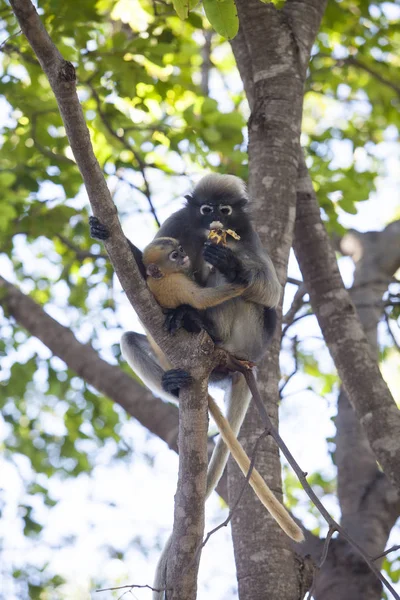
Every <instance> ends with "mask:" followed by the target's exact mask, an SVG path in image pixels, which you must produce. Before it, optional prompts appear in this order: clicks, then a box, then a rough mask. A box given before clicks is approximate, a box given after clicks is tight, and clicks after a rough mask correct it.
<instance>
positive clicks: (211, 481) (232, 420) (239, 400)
mask: <svg viewBox="0 0 400 600" xmlns="http://www.w3.org/2000/svg"><path fill="white" fill-rule="evenodd" d="M225 397H226V400H227V401H226V406H227V410H226V420H227V421H228V422H229V424H230V427H231V429H232V432H233V435H234V436H235V437H236V438H237V436H238V433H239V430H240V427H241V425H242V422H243V419H244V417H245V415H246V412H247V409H248V406H249V404H250V400H251V394H250V390H249V388H248V386H247V384H246V380H245V378H244V377H243V375H239V374H237V375H235V376H234V377H232V386H231V388H230V389H228V390H227V392H226V394H225ZM228 457H229V449H228V447H227V445H226V444H225V442H224V440H223V439H222V436H221V438H220V439H219V440H218V441H217V443H216V445H215V448H214V451H213V453H212V456H211V460H210V464H209V465H208V475H207V491H206V496H207V497H208V496H209V495H210V494H211V492H212V491H213V490H214V489H215V487H216V485H217V483H218V481H219V480H220V479H221V477H222V473H223V472H224V469H225V466H226V463H227V461H228Z"/></svg>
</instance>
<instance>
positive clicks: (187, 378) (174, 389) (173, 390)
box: [161, 369, 192, 398]
mask: <svg viewBox="0 0 400 600" xmlns="http://www.w3.org/2000/svg"><path fill="white" fill-rule="evenodd" d="M191 383H192V377H191V375H189V373H187V372H186V371H184V370H183V369H170V370H169V371H165V373H164V374H163V376H162V379H161V385H162V388H163V390H164V391H165V392H168V394H172V396H176V397H177V398H178V397H179V390H180V389H181V388H183V387H185V386H187V385H190V384H191Z"/></svg>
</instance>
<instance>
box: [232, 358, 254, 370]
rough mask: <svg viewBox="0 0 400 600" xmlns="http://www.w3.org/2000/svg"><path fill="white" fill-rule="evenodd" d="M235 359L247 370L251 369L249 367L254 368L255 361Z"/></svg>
mask: <svg viewBox="0 0 400 600" xmlns="http://www.w3.org/2000/svg"><path fill="white" fill-rule="evenodd" d="M235 361H237V362H238V363H239V364H241V365H242V366H243V367H244V368H245V369H247V370H248V371H251V369H254V367H255V366H257V365H256V363H255V362H252V361H251V360H240V359H239V358H235Z"/></svg>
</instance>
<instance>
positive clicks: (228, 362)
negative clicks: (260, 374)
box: [218, 348, 257, 373]
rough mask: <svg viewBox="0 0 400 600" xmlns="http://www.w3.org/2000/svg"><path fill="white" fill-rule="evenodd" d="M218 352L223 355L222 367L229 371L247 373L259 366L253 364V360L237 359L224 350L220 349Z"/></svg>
mask: <svg viewBox="0 0 400 600" xmlns="http://www.w3.org/2000/svg"><path fill="white" fill-rule="evenodd" d="M218 351H219V352H221V354H222V357H221V358H222V360H221V365H222V366H224V367H225V368H227V369H229V371H239V372H240V373H245V372H246V371H251V370H252V369H254V368H255V367H256V366H257V365H256V363H255V362H252V361H251V360H243V359H240V358H236V357H235V356H233V355H232V354H230V353H229V352H228V351H227V350H224V349H223V348H219V349H218Z"/></svg>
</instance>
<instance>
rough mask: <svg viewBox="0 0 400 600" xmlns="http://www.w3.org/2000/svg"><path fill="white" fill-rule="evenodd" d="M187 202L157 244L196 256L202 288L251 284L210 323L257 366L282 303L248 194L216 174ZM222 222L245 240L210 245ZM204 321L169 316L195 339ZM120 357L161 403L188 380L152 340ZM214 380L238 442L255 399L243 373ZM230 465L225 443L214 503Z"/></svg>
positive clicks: (125, 345)
mask: <svg viewBox="0 0 400 600" xmlns="http://www.w3.org/2000/svg"><path fill="white" fill-rule="evenodd" d="M186 199H187V204H186V206H184V207H183V208H182V209H181V210H179V211H177V212H176V213H174V214H173V215H171V216H170V217H169V218H168V219H167V220H166V221H165V223H163V225H162V226H161V227H160V229H159V230H158V232H157V235H156V238H157V237H170V238H175V239H177V240H179V243H180V244H181V245H182V246H183V248H184V249H185V252H186V253H187V254H188V256H189V259H190V262H191V265H192V273H191V274H192V276H193V277H194V279H195V280H196V281H197V282H198V283H199V284H200V285H202V286H205V287H216V286H219V285H223V284H225V283H233V282H239V281H240V280H241V279H243V281H245V282H246V289H245V291H244V292H243V294H242V295H241V296H240V297H237V298H233V299H231V300H228V301H227V302H224V303H223V304H221V305H219V306H216V307H213V308H209V309H207V310H206V311H205V320H206V323H207V328H208V329H210V328H211V329H210V331H211V332H212V336H213V338H214V340H215V342H216V345H217V346H220V347H222V348H224V349H225V350H227V351H228V352H230V353H231V354H232V355H233V356H235V357H236V358H239V359H242V360H248V361H251V362H255V363H257V362H258V361H259V360H260V359H261V357H262V356H263V354H264V352H265V350H266V346H267V344H268V342H269V340H270V338H271V336H272V334H273V332H274V329H275V323H276V312H275V307H276V306H277V304H278V303H279V299H280V296H281V286H280V284H279V281H278V278H277V275H276V272H275V269H274V266H273V264H272V261H271V259H270V258H269V256H268V254H267V253H266V252H265V251H264V250H263V248H262V246H261V242H260V239H259V237H258V235H257V233H256V232H255V230H254V228H253V226H252V224H251V220H250V215H249V212H248V195H247V191H246V186H245V184H244V182H243V181H242V180H241V179H239V178H238V177H235V176H233V175H218V174H210V175H206V176H205V177H203V178H202V179H201V180H200V182H199V183H198V184H197V185H196V186H195V188H194V190H193V193H192V194H191V195H190V196H186ZM215 221H219V222H220V223H221V224H222V226H223V229H231V230H233V231H234V232H236V234H237V235H238V236H239V237H240V239H239V240H236V239H235V238H233V237H232V238H231V237H229V238H228V241H227V246H226V247H223V246H220V245H215V244H209V243H207V239H208V234H209V231H210V225H211V223H213V222H215ZM91 234H92V236H93V237H95V238H97V239H105V238H106V237H107V236H108V231H107V230H106V228H105V227H104V226H103V225H102V224H101V223H99V222H98V220H97V219H95V218H93V217H92V218H91ZM129 243H130V246H131V248H132V251H133V253H134V256H135V259H136V261H137V262H138V265H139V268H140V270H141V273H142V275H143V276H144V277H146V269H145V267H144V265H143V262H142V258H141V257H142V253H141V252H140V250H138V249H137V248H136V247H135V246H134V245H133V244H132V243H131V242H129ZM210 265H211V266H210ZM203 320H204V317H202V316H201V315H200V314H199V313H198V312H197V311H196V310H195V309H193V308H192V307H190V306H187V305H182V306H181V307H179V308H177V309H174V310H172V311H170V314H169V316H168V319H167V321H168V325H169V329H170V331H172V332H174V331H175V330H176V329H177V327H179V326H181V325H183V326H184V327H185V328H187V329H188V330H190V331H196V330H197V331H198V330H199V324H201V323H202V322H203ZM121 349H122V354H123V356H124V357H125V359H126V360H127V362H128V363H129V365H130V366H131V367H132V369H133V371H135V372H139V371H140V373H141V375H140V376H141V377H142V378H143V380H144V382H145V383H146V384H147V385H148V386H149V387H150V389H151V390H152V391H154V392H155V393H156V394H158V395H160V396H161V397H163V396H164V397H165V392H167V393H174V392H175V391H176V390H177V389H178V388H179V387H181V385H185V384H186V383H187V375H185V374H184V373H182V371H181V370H171V371H167V372H164V371H163V369H162V368H161V367H160V364H159V361H158V360H157V359H155V357H154V355H153V354H152V353H151V351H150V350H149V345H148V343H147V340H146V338H145V336H143V335H140V334H137V333H134V332H127V333H125V334H124V335H123V337H122V340H121ZM210 380H211V381H213V382H216V381H219V382H221V384H222V385H223V386H224V387H226V389H227V391H226V394H225V395H226V404H227V419H228V421H229V423H230V425H231V427H232V429H233V431H234V432H235V434H236V436H237V434H238V432H239V429H240V427H241V424H242V422H243V419H244V417H245V415H246V412H247V409H248V406H249V402H250V399H251V394H250V392H249V389H248V387H247V384H246V382H245V379H244V377H243V375H240V374H239V373H235V374H233V375H232V374H231V373H229V372H227V371H224V370H220V369H217V370H216V371H214V372H213V373H212V375H211V377H210ZM227 459H228V449H227V447H226V446H225V444H224V442H223V441H222V439H219V440H218V442H217V444H216V446H215V448H214V452H213V455H212V457H211V461H210V464H209V469H208V476H207V495H209V494H210V493H211V492H212V490H214V488H215V486H216V485H217V483H218V481H219V479H220V478H221V475H222V473H223V470H224V468H225V465H226V462H227Z"/></svg>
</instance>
